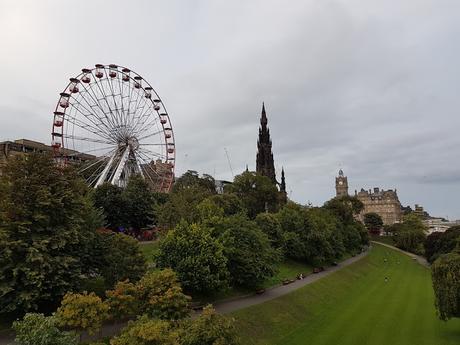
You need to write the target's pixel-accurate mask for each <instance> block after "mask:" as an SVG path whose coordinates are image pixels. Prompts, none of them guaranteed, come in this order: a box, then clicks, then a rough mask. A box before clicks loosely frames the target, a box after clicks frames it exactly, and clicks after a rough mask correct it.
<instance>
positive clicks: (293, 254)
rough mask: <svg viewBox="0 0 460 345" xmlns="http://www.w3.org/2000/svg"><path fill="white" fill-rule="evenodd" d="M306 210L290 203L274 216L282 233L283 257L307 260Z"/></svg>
mask: <svg viewBox="0 0 460 345" xmlns="http://www.w3.org/2000/svg"><path fill="white" fill-rule="evenodd" d="M306 210H307V209H306V208H305V207H303V206H301V205H299V204H296V203H294V202H292V201H288V203H287V204H286V205H285V206H284V207H283V208H281V209H280V210H279V212H278V213H277V214H276V217H277V218H278V220H279V222H280V225H281V230H282V233H283V242H284V255H285V256H287V257H290V258H293V259H296V260H307V257H308V253H307V252H306V250H305V245H304V244H305V242H306V241H307V231H306V229H307V222H306Z"/></svg>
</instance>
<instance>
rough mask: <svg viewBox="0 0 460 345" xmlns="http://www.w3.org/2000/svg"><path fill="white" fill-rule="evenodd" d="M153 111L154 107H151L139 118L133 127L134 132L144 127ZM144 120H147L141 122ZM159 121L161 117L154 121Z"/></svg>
mask: <svg viewBox="0 0 460 345" xmlns="http://www.w3.org/2000/svg"><path fill="white" fill-rule="evenodd" d="M152 110H153V108H152V105H149V106H148V107H147V109H146V110H145V111H144V112H142V113H141V114H140V115H139V116H138V117H137V121H136V122H135V124H134V125H133V132H134V131H137V130H139V128H140V127H143V125H144V123H145V122H146V121H147V120H148V119H149V114H151V112H152ZM143 118H145V120H144V121H143V122H141V120H142V119H143ZM158 120H159V117H155V118H154V121H158ZM139 132H140V131H139Z"/></svg>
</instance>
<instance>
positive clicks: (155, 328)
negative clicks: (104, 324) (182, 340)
mask: <svg viewBox="0 0 460 345" xmlns="http://www.w3.org/2000/svg"><path fill="white" fill-rule="evenodd" d="M178 341H179V333H178V332H177V331H175V330H174V329H173V327H172V326H171V324H170V323H169V322H168V321H164V320H155V319H149V318H148V317H147V316H146V315H144V316H142V317H140V318H139V319H137V320H136V321H130V322H129V323H128V326H127V327H125V328H124V329H123V330H122V331H121V334H120V335H119V336H116V337H115V338H113V339H112V340H111V342H110V344H111V345H178V344H179V342H178Z"/></svg>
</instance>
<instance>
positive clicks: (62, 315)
mask: <svg viewBox="0 0 460 345" xmlns="http://www.w3.org/2000/svg"><path fill="white" fill-rule="evenodd" d="M108 312H109V306H108V305H107V304H106V303H104V302H103V301H102V299H101V298H100V297H99V296H96V294H94V293H89V294H88V293H86V292H84V293H82V294H78V293H72V292H69V293H67V294H66V295H65V296H64V298H63V299H62V302H61V306H60V307H59V308H58V310H57V313H56V316H57V318H58V319H59V323H60V325H61V326H64V327H69V328H73V329H79V330H85V331H88V332H89V334H94V333H95V332H97V331H98V330H99V329H100V328H101V326H102V323H103V322H104V321H106V320H107V319H108V316H109V314H108Z"/></svg>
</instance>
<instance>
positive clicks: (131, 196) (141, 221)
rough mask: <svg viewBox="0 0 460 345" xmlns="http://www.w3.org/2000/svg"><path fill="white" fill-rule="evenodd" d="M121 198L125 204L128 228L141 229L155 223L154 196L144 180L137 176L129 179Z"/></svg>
mask: <svg viewBox="0 0 460 345" xmlns="http://www.w3.org/2000/svg"><path fill="white" fill-rule="evenodd" d="M123 198H124V199H125V200H126V203H127V207H128V211H129V225H130V226H132V227H133V228H135V229H142V228H145V227H148V226H152V225H153V224H154V223H156V217H155V213H154V209H155V206H156V200H155V195H154V194H153V193H152V192H151V191H150V189H149V184H148V183H147V181H146V180H145V179H143V178H142V177H141V176H139V175H137V176H133V177H131V178H130V179H129V181H128V185H127V186H126V188H125V189H124V190H123Z"/></svg>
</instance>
